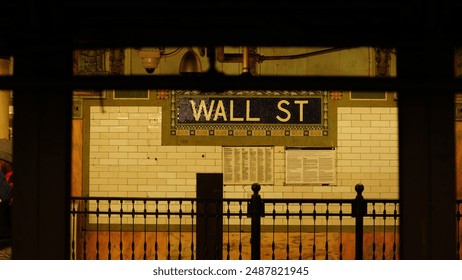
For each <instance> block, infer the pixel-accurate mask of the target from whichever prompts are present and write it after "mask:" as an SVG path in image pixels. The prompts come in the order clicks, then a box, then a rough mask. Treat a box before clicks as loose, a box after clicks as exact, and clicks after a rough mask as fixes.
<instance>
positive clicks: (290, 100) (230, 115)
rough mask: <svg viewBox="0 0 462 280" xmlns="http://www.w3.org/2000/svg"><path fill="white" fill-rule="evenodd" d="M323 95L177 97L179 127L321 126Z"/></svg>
mask: <svg viewBox="0 0 462 280" xmlns="http://www.w3.org/2000/svg"><path fill="white" fill-rule="evenodd" d="M322 122H323V100H322V96H296V97H291V96H285V97H235V96H223V97H208V96H202V97H199V96H188V97H178V98H177V123H178V124H190V125H191V124H202V125H203V124H208V125H213V124H217V125H227V124H237V125H239V124H241V125H245V124H247V125H249V124H266V125H270V124H273V125H283V124H291V125H322Z"/></svg>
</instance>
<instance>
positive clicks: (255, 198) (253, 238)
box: [247, 183, 264, 260]
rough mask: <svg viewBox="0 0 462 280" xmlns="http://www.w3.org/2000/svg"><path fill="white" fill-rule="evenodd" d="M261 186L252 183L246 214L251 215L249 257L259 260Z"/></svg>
mask: <svg viewBox="0 0 462 280" xmlns="http://www.w3.org/2000/svg"><path fill="white" fill-rule="evenodd" d="M260 189H261V186H260V184H258V183H253V184H252V191H253V194H252V199H251V201H250V203H249V205H248V209H247V211H248V214H249V216H251V221H252V225H251V233H250V246H251V255H250V257H251V259H252V260H259V259H260V243H261V240H260V237H261V217H262V216H263V214H264V213H263V212H264V210H263V209H264V207H263V206H264V205H263V202H262V200H261V197H260V195H259V194H258V192H259V191H260Z"/></svg>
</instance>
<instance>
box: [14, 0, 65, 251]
mask: <svg viewBox="0 0 462 280" xmlns="http://www.w3.org/2000/svg"><path fill="white" fill-rule="evenodd" d="M35 2H36V1H20V2H19V3H20V4H18V6H17V7H18V9H19V8H20V9H21V11H19V10H18V11H17V15H18V16H19V18H18V22H17V23H16V26H17V28H18V30H17V31H16V34H17V36H18V37H17V38H16V44H17V47H16V48H15V53H14V76H15V77H16V78H17V79H18V80H20V81H21V83H22V87H21V88H20V89H17V90H15V91H14V93H13V98H14V108H15V110H14V120H13V135H14V136H13V138H14V142H13V143H14V144H13V146H14V148H13V149H14V167H15V174H16V175H15V176H16V182H15V193H14V196H15V197H14V209H13V211H14V212H13V221H14V222H13V258H14V259H32V260H33V259H69V250H70V246H69V244H70V243H69V191H70V155H71V149H70V145H71V138H70V136H71V133H70V132H71V125H72V123H71V116H72V114H71V112H72V111H71V109H72V89H71V88H70V87H64V86H61V87H60V86H59V85H60V84H61V85H62V84H63V81H69V80H70V77H71V75H72V47H71V46H72V45H71V42H70V41H69V40H68V39H67V37H68V36H69V35H68V34H69V33H70V30H66V27H67V24H66V17H68V16H69V14H66V12H68V10H67V9H62V8H63V7H61V6H63V5H64V3H61V2H59V1H42V2H41V4H40V5H37V4H36V3H35ZM60 3H61V4H60ZM39 83H42V85H40V84H39ZM43 85H45V86H43Z"/></svg>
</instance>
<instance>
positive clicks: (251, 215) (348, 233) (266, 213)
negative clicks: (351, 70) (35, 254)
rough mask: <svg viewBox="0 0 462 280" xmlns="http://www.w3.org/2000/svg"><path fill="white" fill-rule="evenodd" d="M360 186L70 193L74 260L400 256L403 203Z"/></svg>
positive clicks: (254, 186) (381, 257) (386, 257)
mask: <svg viewBox="0 0 462 280" xmlns="http://www.w3.org/2000/svg"><path fill="white" fill-rule="evenodd" d="M355 189H356V192H357V195H356V198H354V199H353V198H352V199H263V198H261V196H260V194H259V191H260V185H259V184H253V185H252V190H253V192H254V193H253V195H252V197H251V198H248V199H243V198H223V199H220V200H216V199H197V198H121V197H120V198H119V197H117V198H114V197H72V198H71V201H72V206H71V221H72V223H71V225H72V229H71V259H228V260H231V259H398V258H399V238H398V237H399V201H398V200H392V199H389V200H386V199H381V200H379V199H364V197H363V196H362V192H363V190H364V186H363V185H361V184H358V185H356V186H355ZM458 207H459V208H460V204H458ZM458 213H459V214H458V220H457V221H458V227H459V225H460V222H459V221H460V211H458ZM458 236H459V235H458ZM459 244H460V242H459ZM458 246H459V247H458V248H460V245H458Z"/></svg>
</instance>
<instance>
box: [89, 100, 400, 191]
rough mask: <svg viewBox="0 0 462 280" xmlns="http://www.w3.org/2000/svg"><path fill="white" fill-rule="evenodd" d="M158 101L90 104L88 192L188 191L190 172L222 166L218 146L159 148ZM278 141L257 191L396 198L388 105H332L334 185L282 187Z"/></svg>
mask: <svg viewBox="0 0 462 280" xmlns="http://www.w3.org/2000/svg"><path fill="white" fill-rule="evenodd" d="M161 115H162V112H161V107H153V106H141V107H137V106H120V107H115V106H114V107H111V106H105V107H103V108H102V107H98V106H92V107H90V154H89V158H90V167H89V170H90V174H89V185H90V195H91V196H122V197H123V196H129V197H195V190H196V173H214V172H218V173H220V172H222V165H223V164H222V147H221V146H162V145H161V138H162V136H161V135H162V131H161V128H162V125H161V122H162V119H161ZM284 151H285V149H284V147H281V146H277V147H275V149H274V178H275V179H274V180H275V184H274V185H268V186H265V185H263V186H262V191H261V194H262V196H263V197H268V198H269V197H273V198H301V197H303V198H353V197H354V196H355V192H354V185H355V184H357V183H363V184H364V185H365V186H366V190H365V193H364V195H365V197H367V198H397V197H398V121H397V109H396V108H359V107H351V108H350V107H348V108H339V109H338V148H337V185H336V186H289V185H284V180H285V178H284V177H285V154H284ZM251 194H252V191H251V188H250V186H248V185H245V186H241V185H239V186H225V187H224V195H225V197H250V196H251Z"/></svg>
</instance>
